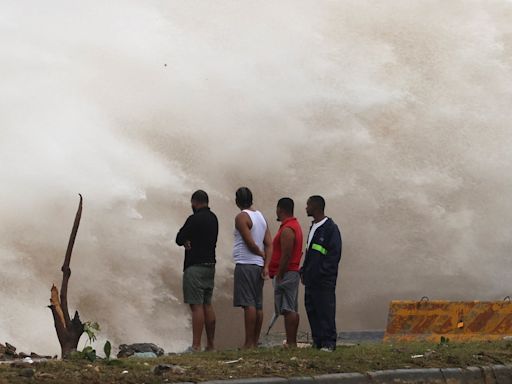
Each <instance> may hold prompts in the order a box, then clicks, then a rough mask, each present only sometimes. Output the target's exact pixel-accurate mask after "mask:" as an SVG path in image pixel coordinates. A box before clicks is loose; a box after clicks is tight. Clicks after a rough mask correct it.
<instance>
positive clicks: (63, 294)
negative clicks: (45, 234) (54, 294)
mask: <svg viewBox="0 0 512 384" xmlns="http://www.w3.org/2000/svg"><path fill="white" fill-rule="evenodd" d="M79 196H80V203H79V204H78V210H77V212H76V216H75V222H74V223H73V229H72V230H71V235H70V236H69V242H68V248H67V250H66V256H65V258H64V264H62V268H61V271H62V285H61V287H60V305H61V307H62V312H64V318H65V320H66V327H68V326H69V324H70V322H71V319H70V317H69V310H68V282H69V278H70V276H71V268H70V267H69V264H70V262H71V254H72V252H73V246H74V245H75V240H76V234H77V232H78V227H79V225H80V219H81V217H82V202H83V198H82V195H80V194H79Z"/></svg>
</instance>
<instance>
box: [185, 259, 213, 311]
mask: <svg viewBox="0 0 512 384" xmlns="http://www.w3.org/2000/svg"><path fill="white" fill-rule="evenodd" d="M214 279H215V264H207V265H205V264H197V265H191V266H190V267H188V268H187V269H185V272H184V273H183V299H184V301H185V303H187V304H211V302H212V295H213V287H214Z"/></svg>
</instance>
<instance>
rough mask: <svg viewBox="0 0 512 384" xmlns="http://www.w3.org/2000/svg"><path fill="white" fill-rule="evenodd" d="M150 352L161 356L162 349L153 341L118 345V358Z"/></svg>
mask: <svg viewBox="0 0 512 384" xmlns="http://www.w3.org/2000/svg"><path fill="white" fill-rule="evenodd" d="M145 352H152V353H154V354H155V355H156V356H162V355H163V354H164V350H163V349H162V348H160V347H159V346H157V345H155V344H153V343H136V344H130V345H127V344H121V345H120V346H119V353H118V354H117V357H118V358H123V357H130V356H132V355H134V354H135V353H145Z"/></svg>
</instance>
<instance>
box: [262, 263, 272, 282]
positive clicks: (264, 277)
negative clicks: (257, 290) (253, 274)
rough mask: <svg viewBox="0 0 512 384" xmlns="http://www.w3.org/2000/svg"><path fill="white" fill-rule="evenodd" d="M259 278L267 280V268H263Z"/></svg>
mask: <svg viewBox="0 0 512 384" xmlns="http://www.w3.org/2000/svg"><path fill="white" fill-rule="evenodd" d="M261 278H262V279H263V280H268V279H269V278H270V277H269V272H268V266H265V267H263V270H262V271H261Z"/></svg>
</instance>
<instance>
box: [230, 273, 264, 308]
mask: <svg viewBox="0 0 512 384" xmlns="http://www.w3.org/2000/svg"><path fill="white" fill-rule="evenodd" d="M262 271H263V267H260V266H259V265H254V264H237V265H236V266H235V284H234V290H233V306H235V307H255V308H256V309H263V279H262V278H261V272H262Z"/></svg>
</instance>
